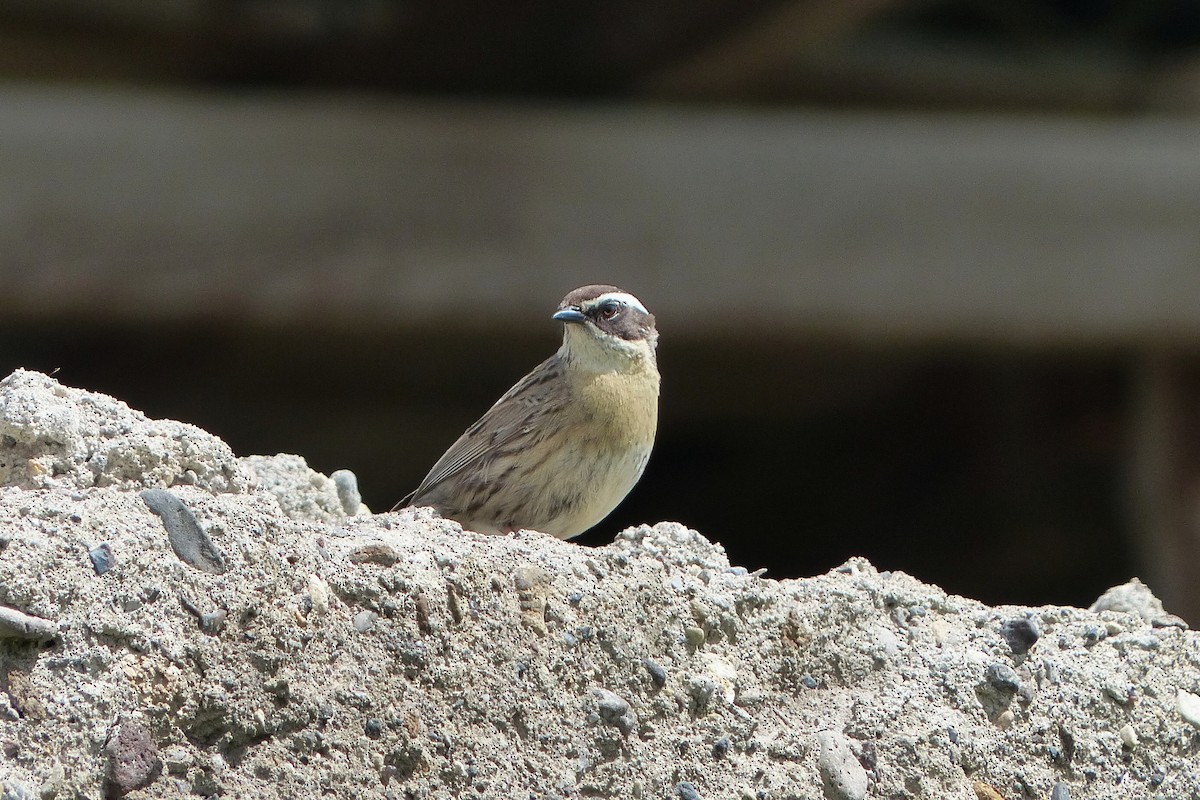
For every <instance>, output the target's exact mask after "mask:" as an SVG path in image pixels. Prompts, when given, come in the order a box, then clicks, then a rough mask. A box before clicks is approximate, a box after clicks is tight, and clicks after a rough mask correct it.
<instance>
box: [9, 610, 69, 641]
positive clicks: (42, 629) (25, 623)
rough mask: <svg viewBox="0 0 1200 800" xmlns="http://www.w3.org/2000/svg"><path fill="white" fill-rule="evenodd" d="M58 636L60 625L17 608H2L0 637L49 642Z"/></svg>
mask: <svg viewBox="0 0 1200 800" xmlns="http://www.w3.org/2000/svg"><path fill="white" fill-rule="evenodd" d="M57 635H58V625H56V624H55V623H53V622H51V621H50V620H48V619H42V618H41V617H34V616H31V615H29V614H26V613H25V612H24V611H17V610H16V609H15V608H9V607H8V606H0V637H5V638H8V639H28V640H30V641H48V640H50V639H53V638H54V637H55V636H57Z"/></svg>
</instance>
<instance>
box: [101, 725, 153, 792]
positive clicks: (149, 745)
mask: <svg viewBox="0 0 1200 800" xmlns="http://www.w3.org/2000/svg"><path fill="white" fill-rule="evenodd" d="M104 752H105V753H106V754H107V755H108V770H107V772H106V774H105V778H106V781H107V785H106V791H105V795H106V796H107V797H124V796H125V795H127V794H129V793H130V792H132V791H133V790H135V789H143V788H145V787H147V786H149V785H150V784H151V783H153V782H154V781H155V779H156V778H158V776H159V775H160V774H162V768H163V761H162V759H161V758H159V755H158V745H156V744H155V743H154V739H153V737H151V736H150V732H149V731H147V730H146V729H145V728H144V727H143V726H142V725H141V723H139V722H137V721H136V720H127V721H125V722H122V723H120V724H119V725H118V726H117V728H116V730H115V731H113V732H112V733H111V734H110V735H109V738H108V741H107V742H106V743H105V745H104Z"/></svg>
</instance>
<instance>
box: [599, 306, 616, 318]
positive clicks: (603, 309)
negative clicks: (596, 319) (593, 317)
mask: <svg viewBox="0 0 1200 800" xmlns="http://www.w3.org/2000/svg"><path fill="white" fill-rule="evenodd" d="M619 313H621V305H620V304H619V303H605V304H604V305H602V306H600V316H602V317H604V318H605V319H612V318H613V317H615V316H616V315H617V314H619Z"/></svg>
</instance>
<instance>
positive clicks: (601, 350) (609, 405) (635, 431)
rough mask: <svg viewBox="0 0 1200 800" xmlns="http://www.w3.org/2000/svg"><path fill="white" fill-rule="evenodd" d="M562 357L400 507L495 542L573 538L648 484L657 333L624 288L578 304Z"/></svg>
mask: <svg viewBox="0 0 1200 800" xmlns="http://www.w3.org/2000/svg"><path fill="white" fill-rule="evenodd" d="M551 319H554V320H557V321H558V322H561V323H563V338H562V346H560V347H559V348H558V351H557V352H555V353H554V355H552V356H550V357H549V358H547V359H546V360H545V361H543V362H542V363H541V364H539V365H538V366H537V367H536V368H534V370H533V371H532V372H530V373H529V374H528V375H526V376H525V377H524V378H522V379H521V380H519V381H517V383H516V385H515V386H513V387H512V388H511V389H509V390H508V391H507V392H505V393H504V395H502V396H501V397H500V399H499V400H497V401H496V403H495V404H494V405H493V406H492V407H491V408H490V409H488V411H487V413H485V414H484V415H483V416H482V417H480V418H479V420H478V421H477V422H475V423H474V424H473V425H471V426H470V427H469V428H467V430H466V431H465V432H464V433H463V434H462V436H460V437H459V438H458V440H457V441H456V442H454V444H452V445H451V446H450V449H449V450H447V451H446V452H445V454H444V455H443V456H442V457H441V458H440V459H438V461H437V463H436V464H434V465H433V468H432V469H430V470H429V474H428V475H426V476H425V479H424V480H423V481H421V484H420V486H418V487H417V489H416V491H414V492H412V493H411V494H410V495H408V496H407V497H405V498H404V499H403V500H401V501H400V502H399V503H397V505H396V508H395V509H393V510H396V509H399V508H402V507H404V506H405V505H408V506H416V507H425V506H431V507H433V508H434V509H435V510H436V511H438V512H439V513H440V514H441V516H442V517H444V518H447V519H453V520H455V521H457V522H458V523H460V524H461V525H462V526H463V528H464V529H466V530H470V531H475V532H476V533H484V534H506V533H512V532H514V531H518V530H535V531H540V532H542V533H548V534H550V535H552V536H555V537H557V538H559V539H570V538H572V537H574V536H578V535H579V534H581V533H583V532H584V531H586V530H588V529H590V528H592V527H594V526H595V525H596V524H597V523H599V522H600V521H601V520H602V519H604V518H605V517H607V516H608V514H609V513H610V512H611V511H612V510H613V509H614V508H616V506H617V504H618V503H620V502H621V501H622V500H623V499H624V498H625V496H626V495H627V494H628V493H629V491H630V490H631V489H632V488H633V486H634V484H636V483H637V481H638V479H639V478H641V476H642V473H643V471H645V469H646V463H647V462H648V461H649V460H650V451H651V449H652V448H653V447H654V437H655V433H656V431H657V429H658V395H659V383H660V379H659V372H658V362H657V356H656V349H657V346H658V330H657V328H656V327H655V320H654V315H653V314H651V313H650V312H649V311H648V310H647V309H646V306H645V305H643V304H642V302H641V301H640V300H638V299H637V298H636V297H634V296H633V295H632V294H630V293H629V292H626V291H623V290H621V289H619V288H617V287H616V286H610V285H605V284H591V285H588V286H581V287H579V288H578V289H575V290H573V291H571V292H569V293H568V294H567V296H566V297H564V298H563V300H562V302H561V303H560V304H559V306H558V310H557V311H555V312H554V314H552V315H551Z"/></svg>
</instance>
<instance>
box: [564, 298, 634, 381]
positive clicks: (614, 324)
mask: <svg viewBox="0 0 1200 800" xmlns="http://www.w3.org/2000/svg"><path fill="white" fill-rule="evenodd" d="M553 319H556V320H558V321H559V322H562V323H565V329H564V331H563V351H564V352H565V353H566V355H567V356H568V357H570V358H572V359H574V360H575V361H577V362H579V363H581V364H586V365H591V366H593V367H595V368H596V369H611V368H614V367H616V368H620V367H621V365H622V362H623V361H630V360H632V361H648V362H649V363H650V364H653V363H654V349H655V347H657V345H658V331H657V330H656V329H655V327H654V315H653V314H651V313H650V312H649V311H647V310H646V307H645V306H644V305H642V301H640V300H638V299H637V298H636V297H634V296H633V295H631V294H629V292H625V291H622V290H620V289H618V288H617V287H616V286H605V285H602V284H593V285H590V286H581V287H580V288H578V289H576V290H575V291H573V292H571V293H570V294H568V295H567V296H566V297H564V298H563V301H562V302H561V303H560V304H559V306H558V311H556V312H555V313H554V315H553Z"/></svg>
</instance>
